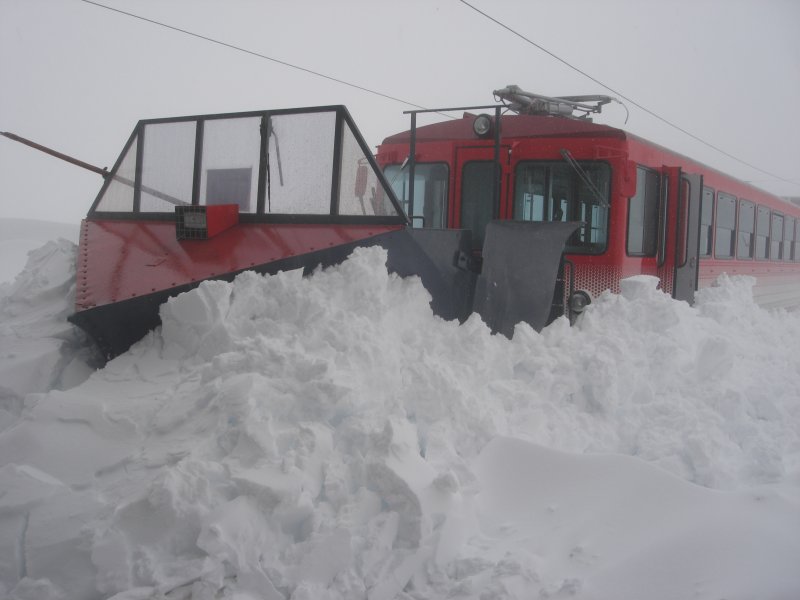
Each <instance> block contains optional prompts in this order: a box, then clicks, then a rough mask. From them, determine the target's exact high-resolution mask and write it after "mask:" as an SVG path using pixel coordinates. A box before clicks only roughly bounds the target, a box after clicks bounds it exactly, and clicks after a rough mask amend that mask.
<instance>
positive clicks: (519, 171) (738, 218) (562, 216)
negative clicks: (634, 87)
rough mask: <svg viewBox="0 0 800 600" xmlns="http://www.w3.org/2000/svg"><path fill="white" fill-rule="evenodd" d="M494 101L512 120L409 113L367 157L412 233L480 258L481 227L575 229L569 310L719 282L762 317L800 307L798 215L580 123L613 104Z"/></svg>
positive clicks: (600, 100) (679, 294)
mask: <svg viewBox="0 0 800 600" xmlns="http://www.w3.org/2000/svg"><path fill="white" fill-rule="evenodd" d="M495 97H496V98H498V99H499V100H502V101H503V102H504V103H505V107H504V109H511V110H512V111H513V112H514V113H515V114H502V115H501V108H499V107H497V106H491V107H490V106H487V107H475V108H470V107H467V108H465V109H442V110H459V111H460V110H481V109H483V110H486V109H492V111H491V112H489V113H488V114H480V115H476V114H474V113H471V112H465V113H464V114H463V117H462V118H460V119H455V120H445V121H442V122H438V123H435V124H432V125H425V126H421V127H416V126H415V121H416V115H417V114H418V113H419V112H425V111H412V112H411V115H412V129H411V130H409V131H406V132H403V133H399V134H397V135H393V136H390V137H388V138H386V139H385V140H384V141H383V143H382V144H381V145H380V146H379V147H378V155H377V161H378V163H379V164H380V165H381V167H382V168H383V171H384V174H385V175H386V178H387V180H388V181H389V182H390V183H391V185H392V187H393V189H394V190H395V193H396V194H397V196H398V197H399V198H400V200H401V203H402V204H403V206H404V209H405V210H406V212H407V214H409V215H410V216H411V218H412V223H413V226H414V227H423V228H437V227H448V228H468V229H471V230H472V231H473V233H474V238H473V239H474V247H475V249H476V250H477V249H478V248H479V247H480V244H481V238H482V232H483V230H484V228H485V226H486V223H488V222H489V221H490V220H492V219H510V220H515V221H540V222H549V221H577V222H580V223H581V226H580V229H579V230H578V231H576V232H575V233H574V234H573V235H572V236H571V237H570V238H569V240H568V242H567V245H566V258H567V261H568V263H567V264H568V266H569V265H571V268H568V269H567V270H566V274H565V276H566V278H567V283H566V285H567V289H572V290H573V294H574V295H573V297H572V302H573V306H574V307H575V308H578V309H580V306H581V304H582V303H584V302H585V301H586V295H588V296H590V297H591V296H596V295H598V294H600V293H601V292H603V291H604V290H612V291H618V289H619V281H620V279H621V278H624V277H628V276H631V275H635V274H640V273H642V274H649V275H654V276H656V277H658V278H659V279H660V281H661V287H662V288H663V289H664V290H665V291H666V292H668V293H671V294H672V295H673V296H674V297H675V298H678V299H683V300H687V301H690V302H691V300H692V298H693V295H694V291H695V289H697V288H698V287H704V286H708V285H710V284H712V283H713V282H714V281H715V279H716V278H717V277H718V276H719V275H720V274H721V273H728V274H729V275H750V276H753V277H755V278H756V279H757V284H756V286H755V288H754V296H755V298H756V301H757V302H758V303H760V304H762V305H764V306H767V307H779V306H790V305H796V304H800V207H798V206H796V205H794V204H791V203H789V202H787V201H784V200H782V199H780V198H778V197H776V196H773V195H770V194H768V193H766V192H764V191H762V190H759V189H757V188H755V187H752V186H750V185H748V184H745V183H743V182H741V181H738V180H737V179H734V178H733V177H730V176H728V175H725V174H723V173H720V172H719V171H716V170H714V169H711V168H709V167H707V166H705V165H702V164H700V163H698V162H696V161H693V160H691V159H689V158H687V157H685V156H682V155H680V154H678V153H676V152H673V151H671V150H668V149H666V148H663V147H661V146H659V145H657V144H654V143H652V142H649V141H647V140H644V139H642V138H639V137H637V136H635V135H631V134H630V133H627V132H625V131H623V130H621V129H616V128H613V127H609V126H606V125H599V124H596V123H593V122H591V120H589V119H588V118H587V117H588V115H589V114H591V113H594V112H600V109H601V107H602V106H603V105H604V104H606V103H608V102H609V101H611V100H612V99H611V98H608V97H604V96H584V97H560V98H548V97H544V96H538V95H535V94H529V93H526V92H523V91H522V90H520V89H519V88H517V87H516V86H509V87H507V88H504V89H502V90H496V91H495ZM412 148H413V157H414V160H413V161H411V162H410V163H409V162H404V161H406V157H409V156H410V153H412ZM412 170H413V172H414V173H413V181H414V185H413V186H410V185H409V181H411V177H412V176H411V171H412ZM492 198H493V201H492V202H489V201H488V200H489V199H492Z"/></svg>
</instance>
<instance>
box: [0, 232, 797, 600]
mask: <svg viewBox="0 0 800 600" xmlns="http://www.w3.org/2000/svg"><path fill="white" fill-rule="evenodd" d="M75 252H76V249H75V246H74V245H73V244H72V243H71V242H69V241H65V240H59V241H56V242H50V243H48V244H47V245H45V246H43V247H40V248H39V249H37V250H35V251H34V252H32V253H31V254H30V255H29V257H28V261H27V265H26V266H25V268H24V270H22V272H21V273H20V274H19V275H18V276H17V277H16V278H15V279H14V280H13V282H10V283H6V284H4V285H2V286H0V319H1V320H0V400H1V401H2V404H1V405H0V429H2V431H0V596H2V597H8V598H11V599H14V600H23V599H24V600H29V599H34V598H36V599H39V600H56V599H58V600H62V599H72V598H79V599H89V600H92V599H100V598H103V599H107V598H113V599H114V600H145V599H152V600H155V599H170V600H173V599H175V600H177V599H188V598H192V599H197V600H211V599H217V598H231V599H237V600H255V599H267V600H279V599H290V598H291V599H292V600H311V599H325V600H344V599H348V600H349V599H357V598H365V599H369V600H390V599H398V600H421V599H434V600H435V599H445V598H447V599H458V600H467V599H469V600H488V599H526V600H527V599H534V598H542V599H544V598H546V599H559V598H576V599H586V600H589V599H591V600H602V599H608V600H620V599H628V598H630V599H638V598H648V599H651V600H658V599H663V600H674V599H688V598H692V599H701V600H704V599H708V600H720V599H723V598H724V599H725V600H737V599H742V600H744V599H752V598H758V599H775V600H778V599H785V600H791V599H796V598H800V569H799V568H798V566H800V401H798V390H800V313H786V312H767V311H764V310H762V309H760V308H759V307H757V306H756V305H755V304H754V303H753V301H752V293H751V287H752V280H749V279H747V278H739V279H727V278H725V279H721V280H720V281H719V282H718V285H717V286H716V287H713V288H709V289H706V290H703V291H701V292H700V293H699V294H698V299H697V303H696V305H695V306H694V307H690V306H689V305H687V304H685V303H682V302H676V301H674V300H672V299H671V298H669V297H667V296H666V295H664V294H663V293H661V292H660V291H659V290H658V289H656V280H654V279H652V278H649V277H635V278H632V279H629V280H626V281H625V282H624V285H623V286H622V293H621V294H620V295H612V294H610V293H608V294H605V295H603V296H602V297H600V298H598V299H596V300H595V302H594V303H593V304H592V305H591V306H590V307H589V309H588V311H587V312H586V313H585V315H583V316H582V317H581V319H580V320H579V322H578V323H577V324H576V325H575V326H572V327H570V326H569V325H568V323H567V322H566V321H565V320H559V321H557V322H555V323H553V324H552V325H551V326H549V327H548V328H546V329H545V330H544V331H543V332H542V333H541V334H540V333H536V332H535V331H533V330H531V329H530V328H528V327H527V326H525V325H520V326H518V327H517V330H516V333H515V336H514V338H513V340H508V339H506V338H504V337H502V336H493V335H491V334H490V332H489V330H488V329H487V328H486V327H485V325H484V324H483V323H482V322H481V320H480V319H479V318H478V317H476V316H473V317H472V318H470V319H469V320H468V321H467V322H466V323H464V324H462V325H458V324H457V323H454V322H446V321H443V320H441V319H439V318H437V317H435V316H433V315H432V313H431V310H430V308H429V305H428V302H429V297H428V295H427V293H426V292H425V290H424V288H423V287H422V286H421V284H420V282H419V281H418V280H417V279H415V278H409V279H400V278H398V277H396V276H391V275H389V274H388V273H387V272H386V269H385V267H384V262H385V259H386V256H385V254H384V252H383V251H382V250H380V249H375V248H373V249H364V250H357V251H356V252H354V254H353V255H352V257H351V258H350V259H349V260H348V261H346V262H345V263H343V264H342V265H340V266H338V267H335V268H331V269H328V270H325V271H320V272H317V273H315V274H314V275H313V276H311V277H307V278H303V277H301V276H300V274H299V273H297V272H287V273H280V274H278V275H275V276H269V277H264V276H259V275H256V274H254V273H244V274H242V275H241V276H239V277H238V278H237V279H236V280H235V281H234V282H232V283H225V282H206V283H203V284H202V285H201V286H200V287H199V288H198V289H196V290H194V291H192V292H189V293H185V294H182V295H180V296H178V297H175V298H172V299H171V300H170V301H169V302H167V303H166V304H165V305H163V306H162V307H161V317H162V321H163V326H162V327H161V328H159V329H158V330H156V331H154V332H152V333H151V334H149V335H148V336H146V337H145V338H144V339H143V340H141V341H140V342H139V343H138V344H136V345H135V346H134V347H133V348H132V349H131V350H130V351H129V352H127V353H126V354H124V355H122V356H120V357H118V358H116V359H115V360H113V361H111V362H109V363H108V364H106V365H105V366H104V367H102V368H95V365H96V362H95V360H96V358H95V357H94V355H93V354H92V350H91V346H90V344H89V342H88V341H87V340H86V339H85V337H84V336H83V335H82V334H81V333H80V332H79V331H77V330H76V329H75V328H73V327H72V326H71V325H69V323H68V322H67V321H66V317H67V316H68V314H69V313H70V311H71V309H72V301H73V295H74V283H73V277H74V266H73V265H74V258H75Z"/></svg>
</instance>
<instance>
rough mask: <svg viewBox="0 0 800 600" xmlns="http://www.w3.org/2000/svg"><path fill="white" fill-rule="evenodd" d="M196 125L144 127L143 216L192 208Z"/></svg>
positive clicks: (177, 124)
mask: <svg viewBox="0 0 800 600" xmlns="http://www.w3.org/2000/svg"><path fill="white" fill-rule="evenodd" d="M196 128H197V125H196V123H195V121H181V122H179V123H154V124H150V125H146V126H145V130H144V157H143V159H142V194H141V204H140V210H141V211H142V212H173V211H174V210H175V205H177V204H191V202H192V179H193V171H194V141H195V131H196Z"/></svg>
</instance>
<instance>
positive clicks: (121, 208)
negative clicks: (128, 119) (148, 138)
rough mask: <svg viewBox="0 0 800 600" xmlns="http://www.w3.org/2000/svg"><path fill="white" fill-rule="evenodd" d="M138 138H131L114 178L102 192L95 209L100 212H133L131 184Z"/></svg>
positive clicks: (134, 171)
mask: <svg viewBox="0 0 800 600" xmlns="http://www.w3.org/2000/svg"><path fill="white" fill-rule="evenodd" d="M138 141H139V138H138V137H137V138H136V139H134V140H133V143H132V144H131V146H130V148H128V152H127V154H125V157H124V158H123V159H122V161H121V162H120V163H119V168H118V169H117V172H116V173H115V174H114V179H113V180H112V181H111V183H110V184H109V185H108V187H107V188H106V191H105V192H103V197H102V198H101V199H100V202H99V203H98V204H97V208H95V210H98V211H102V212H133V185H134V178H135V177H136V147H137V146H138Z"/></svg>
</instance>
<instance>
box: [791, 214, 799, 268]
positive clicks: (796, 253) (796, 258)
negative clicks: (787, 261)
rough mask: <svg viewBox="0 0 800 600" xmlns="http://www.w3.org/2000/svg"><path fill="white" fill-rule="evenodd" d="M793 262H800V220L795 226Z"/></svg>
mask: <svg viewBox="0 0 800 600" xmlns="http://www.w3.org/2000/svg"><path fill="white" fill-rule="evenodd" d="M792 260H793V261H796V262H797V261H800V219H797V221H796V222H795V225H794V243H793V244H792Z"/></svg>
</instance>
